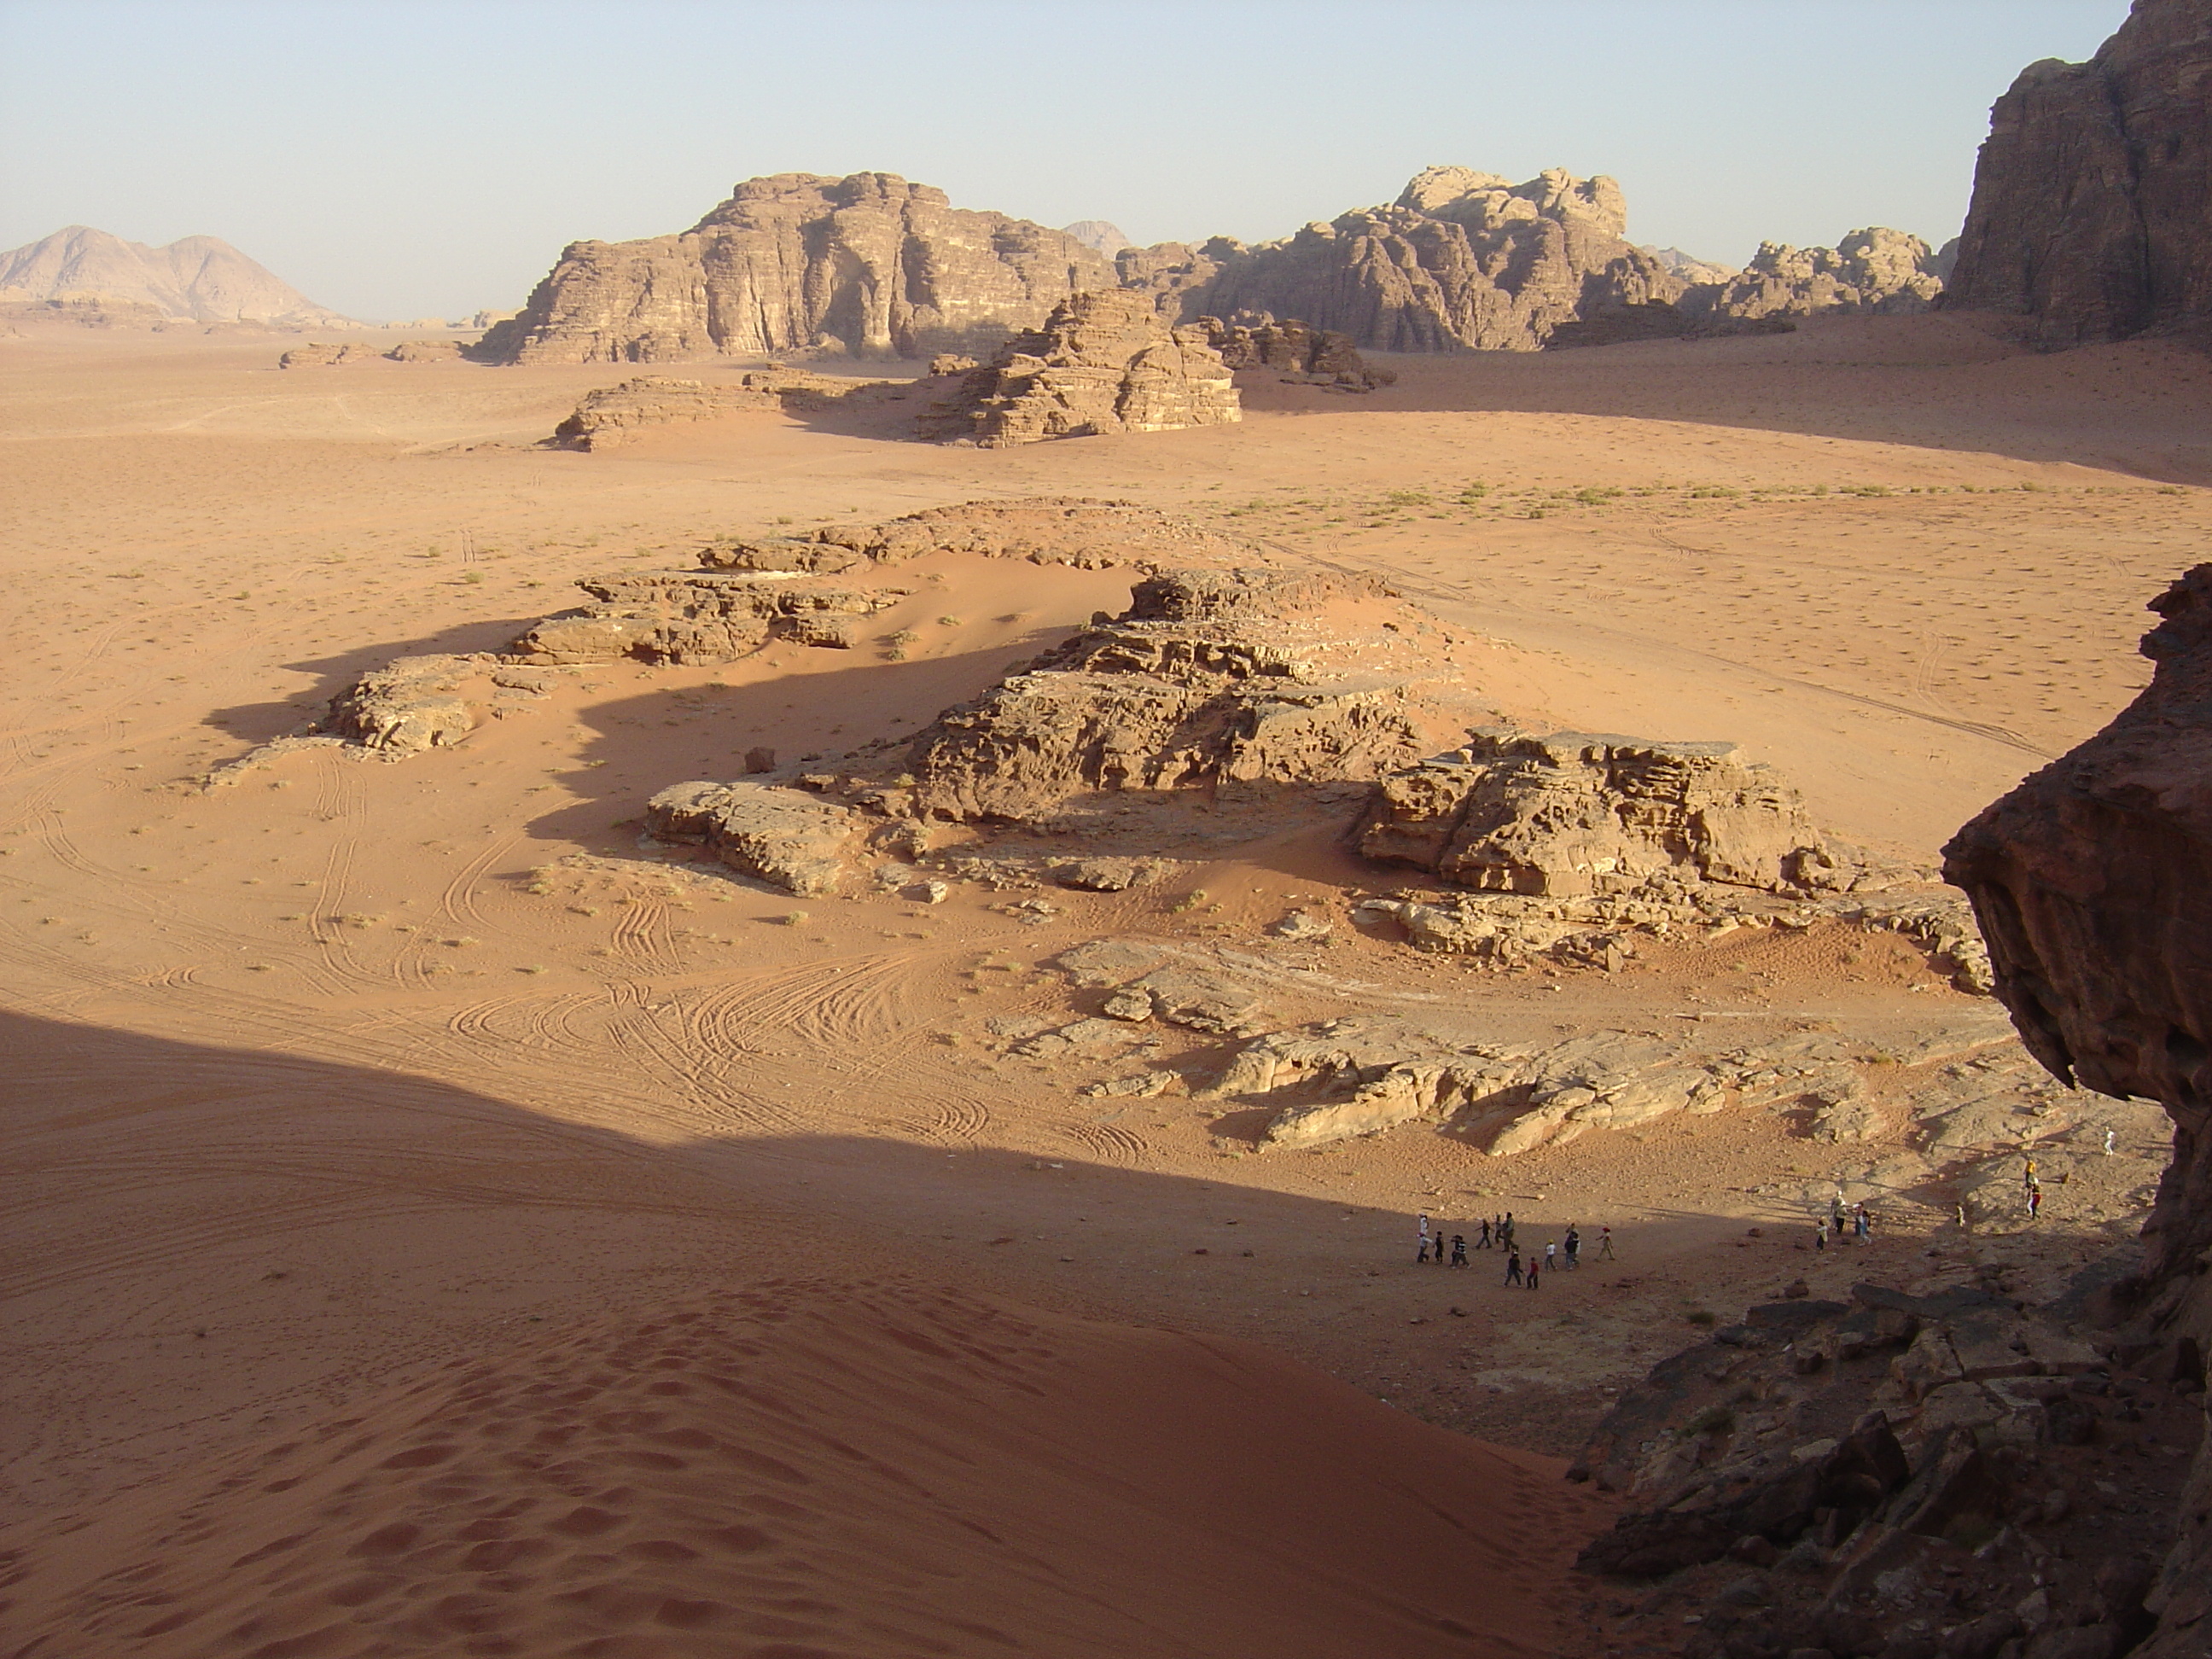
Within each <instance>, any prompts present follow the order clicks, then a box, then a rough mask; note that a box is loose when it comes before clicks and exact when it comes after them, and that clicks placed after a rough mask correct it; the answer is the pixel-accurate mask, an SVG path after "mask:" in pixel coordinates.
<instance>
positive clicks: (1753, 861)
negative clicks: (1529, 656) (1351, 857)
mask: <svg viewBox="0 0 2212 1659" xmlns="http://www.w3.org/2000/svg"><path fill="white" fill-rule="evenodd" d="M1359 850H1360V852H1361V853H1362V854H1364V855H1365V856H1366V857H1368V858H1370V859H1374V860H1378V861H1383V862H1389V863H1397V864H1407V865H1411V866H1413V867H1415V868H1416V869H1421V870H1428V871H1432V872H1435V873H1436V874H1437V875H1439V876H1441V877H1442V878H1443V879H1445V880H1446V881H1449V882H1451V883H1453V884H1455V885H1457V886H1462V887H1469V888H1475V889H1480V890H1486V891H1491V892H1499V893H1519V894H1529V895H1541V896H1553V897H1557V896H1572V895H1578V894H1585V893H1593V892H1601V891H1602V892H1610V893H1620V894H1626V893H1629V892H1632V891H1633V890H1636V889H1638V888H1660V889H1667V888H1674V889H1679V888H1680V887H1681V886H1683V885H1686V884H1689V883H1692V882H1718V883H1723V884H1729V885H1733V886H1740V887H1754V888H1761V889H1765V890H1770V891H1787V890H1803V889H1808V888H1814V887H1821V886H1830V885H1835V884H1836V882H1835V880H1834V877H1833V870H1834V864H1833V860H1832V859H1831V858H1830V856H1829V854H1828V853H1827V850H1826V847H1825V845H1824V843H1823V842H1822V840H1821V837H1820V832H1819V831H1818V830H1816V829H1814V827H1813V824H1812V821H1811V820H1810V819H1809V818H1808V817H1807V816H1806V814H1805V808H1804V805H1803V803H1802V801H1801V800H1800V799H1798V797H1797V794H1796V791H1795V790H1793V789H1791V788H1790V787H1789V786H1788V785H1787V784H1786V783H1784V781H1782V780H1781V778H1780V777H1779V776H1778V775H1776V774H1775V772H1774V771H1773V769H1771V768H1770V767H1767V766H1765V765H1763V764H1761V763H1758V762H1755V761H1752V760H1750V759H1748V758H1747V757H1746V756H1745V755H1744V753H1743V751H1742V750H1741V749H1739V748H1737V747H1736V746H1735V744H1726V743H1659V742H1653V741H1650V740H1648V739H1644V738H1620V737H1597V736H1592V735H1590V734H1589V733H1586V732H1559V733H1556V734H1555V735H1553V736H1552V737H1548V738H1540V737H1537V736H1534V735H1533V734H1531V733H1528V732H1520V731H1516V730H1513V729H1512V728H1510V727H1504V726H1497V727H1485V728H1481V729H1479V730H1476V731H1474V732H1470V733H1469V734H1468V744H1467V745H1466V746H1465V747H1464V748H1462V749H1458V750H1454V751H1452V752H1451V753H1449V754H1446V755H1441V756H1438V757H1436V758H1434V759H1431V760H1427V761H1424V762H1422V763H1420V764H1419V765H1418V766H1413V767H1409V768H1407V769H1403V770H1401V771H1398V772H1395V773H1393V774H1391V775H1389V776H1388V777H1386V778H1384V779H1383V782H1382V786H1381V788H1380V790H1379V791H1378V795H1377V799H1376V805H1375V807H1374V809H1373V811H1372V812H1371V813H1370V818H1369V821H1368V823H1367V824H1366V826H1365V827H1364V829H1363V830H1362V831H1361V833H1360V836H1359Z"/></svg>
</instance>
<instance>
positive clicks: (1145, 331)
mask: <svg viewBox="0 0 2212 1659" xmlns="http://www.w3.org/2000/svg"><path fill="white" fill-rule="evenodd" d="M1241 419H1243V413H1242V410H1241V409H1240V407H1239V405H1238V403H1237V387H1236V385H1235V382H1234V381H1233V380H1231V377H1230V374H1229V370H1228V368H1226V367H1225V366H1224V364H1223V362H1222V361H1221V355H1220V354H1219V353H1218V352H1217V351H1216V350H1215V349H1213V347H1212V345H1211V344H1210V343H1208V342H1207V339H1206V331H1205V330H1203V329H1201V328H1176V327H1172V326H1170V325H1169V324H1168V323H1167V322H1166V321H1164V319H1162V318H1161V316H1160V314H1159V312H1158V310H1157V309H1156V308H1155V307H1154V306H1153V304H1152V299H1151V297H1150V296H1149V295H1143V294H1139V293H1138V292H1136V291H1135V290H1133V289H1097V290H1095V291H1091V292H1085V293H1081V294H1076V295H1071V296H1069V297H1068V298H1067V299H1066V300H1064V301H1061V302H1060V304H1059V305H1057V306H1055V307H1054V308H1053V311H1052V314H1051V315H1050V316H1048V317H1047V318H1046V319H1044V322H1043V324H1042V326H1040V327H1039V328H1037V329H1036V330H1034V331H1029V332H1024V333H1021V334H1017V335H1015V336H1014V337H1012V339H1010V340H1008V341H1007V342H1006V344H1005V345H1004V346H1003V347H1001V348H1000V350H999V352H998V353H997V355H996V356H994V357H992V358H991V360H990V361H989V362H987V363H985V364H984V365H983V366H982V367H981V368H976V369H974V370H971V371H970V372H969V374H966V375H964V376H963V378H962V380H961V382H960V386H959V388H958V390H957V392H954V393H953V394H952V395H951V397H949V398H945V399H944V400H942V401H941V402H940V403H939V404H937V405H936V406H935V407H933V409H932V410H931V411H930V413H929V414H928V415H927V416H925V417H924V420H923V422H922V430H923V434H924V435H925V436H929V437H933V438H937V439H939V440H940V441H959V442H962V443H972V444H975V446H977V447H979V448H983V449H1008V448H1012V447H1014V446H1015V445H1018V444H1026V443H1036V442H1037V441H1040V440H1042V439H1046V438H1082V437H1091V436H1095V435H1097V434H1100V433H1104V432H1172V431H1176V430H1179V429H1181V428H1184V427H1193V426H1224V425H1227V424H1230V423H1231V422H1236V421H1238V420H1241Z"/></svg>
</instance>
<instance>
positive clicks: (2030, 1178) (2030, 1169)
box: [2020, 1158, 2035, 1191]
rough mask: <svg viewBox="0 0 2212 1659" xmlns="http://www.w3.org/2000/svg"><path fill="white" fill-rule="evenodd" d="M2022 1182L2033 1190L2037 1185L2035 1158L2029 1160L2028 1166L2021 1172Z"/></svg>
mask: <svg viewBox="0 0 2212 1659" xmlns="http://www.w3.org/2000/svg"><path fill="white" fill-rule="evenodd" d="M2020 1184H2021V1186H2023V1187H2026V1188H2028V1189H2029V1190H2031V1191H2033V1189H2034V1187H2035V1160H2034V1159H2033V1158H2030V1159H2028V1160H2027V1168H2026V1169H2025V1170H2021V1172H2020Z"/></svg>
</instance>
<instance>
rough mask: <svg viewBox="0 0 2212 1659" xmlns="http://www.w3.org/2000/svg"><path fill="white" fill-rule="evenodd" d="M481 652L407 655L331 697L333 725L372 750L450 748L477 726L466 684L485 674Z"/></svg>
mask: <svg viewBox="0 0 2212 1659" xmlns="http://www.w3.org/2000/svg"><path fill="white" fill-rule="evenodd" d="M484 670H485V660H484V659H483V658H481V657H476V656H433V657H401V658H399V659H398V660H397V661H395V662H393V663H392V664H390V665H387V666H386V667H383V668H379V669H374V670H372V671H370V672H368V673H366V674H364V675H362V677H361V678H359V679H358V680H356V681H355V682H354V684H352V685H350V686H349V687H348V688H347V689H346V690H343V691H341V692H340V693H338V695H337V696H335V697H333V698H332V699H331V722H330V723H331V726H333V727H334V728H335V729H336V730H337V732H340V733H341V734H342V735H343V736H345V737H348V738H352V739H353V740H354V741H355V742H356V743H358V744H361V745H362V747H363V748H366V749H378V750H386V751H387V752H389V753H391V754H393V755H410V754H414V753H416V751H418V750H424V749H435V748H441V747H447V746H450V745H452V744H456V743H459V742H460V741H461V740H462V739H463V738H465V737H467V736H468V735H469V733H470V732H473V731H474V730H475V729H476V726H477V720H476V714H475V713H474V710H473V708H472V706H471V700H470V698H469V697H468V696H466V695H465V690H464V688H465V687H466V686H467V685H469V684H470V683H471V681H474V680H477V679H479V678H482V677H483V673H484Z"/></svg>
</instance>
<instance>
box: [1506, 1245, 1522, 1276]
mask: <svg viewBox="0 0 2212 1659" xmlns="http://www.w3.org/2000/svg"><path fill="white" fill-rule="evenodd" d="M1507 1248H1508V1250H1509V1252H1510V1253H1509V1254H1508V1255H1507V1256H1506V1258H1505V1282H1506V1283H1507V1284H1509V1285H1518V1284H1519V1283H1520V1282H1521V1252H1520V1251H1519V1250H1518V1249H1514V1248H1512V1247H1511V1246H1508V1247H1507Z"/></svg>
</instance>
